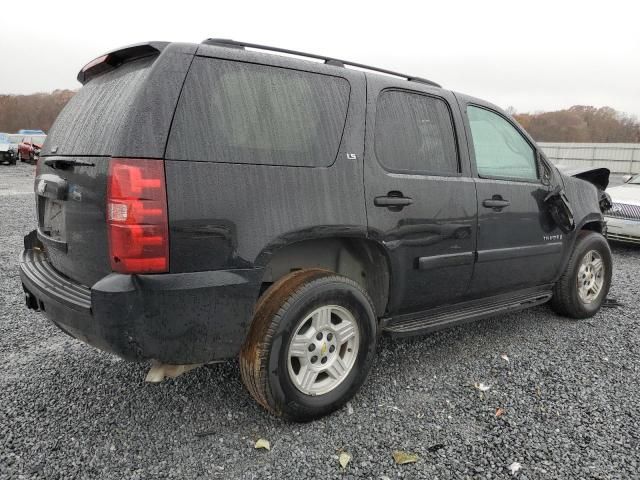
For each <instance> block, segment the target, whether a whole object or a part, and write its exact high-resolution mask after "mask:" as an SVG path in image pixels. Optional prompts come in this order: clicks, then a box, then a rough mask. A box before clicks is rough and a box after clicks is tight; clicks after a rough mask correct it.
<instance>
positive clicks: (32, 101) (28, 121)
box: [0, 90, 75, 133]
mask: <svg viewBox="0 0 640 480" xmlns="http://www.w3.org/2000/svg"><path fill="white" fill-rule="evenodd" d="M74 93H75V92H74V91H72V90H54V91H53V92H51V93H34V94H33V95H0V132H8V133H14V132H17V131H18V130H20V129H22V128H27V129H33V130H44V131H45V132H48V131H49V129H50V128H51V125H52V124H53V122H54V120H55V119H56V117H57V116H58V114H59V113H60V110H62V108H63V107H64V106H65V105H66V104H67V102H68V101H69V100H70V99H71V97H73V94H74Z"/></svg>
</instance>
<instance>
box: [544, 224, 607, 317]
mask: <svg viewBox="0 0 640 480" xmlns="http://www.w3.org/2000/svg"><path fill="white" fill-rule="evenodd" d="M612 266H613V262H612V258H611V249H610V248H609V244H608V243H607V240H606V239H605V238H604V237H603V236H602V235H601V234H599V233H597V232H592V231H581V232H579V233H578V238H577V240H576V244H575V247H574V249H573V252H572V254H571V258H570V259H569V263H568V264H567V268H566V269H565V271H564V273H563V274H562V276H561V277H560V279H559V280H558V282H557V283H556V285H555V286H554V288H553V298H552V299H551V308H553V310H554V311H555V312H556V313H558V314H560V315H564V316H566V317H570V318H589V317H592V316H594V315H595V314H596V313H597V312H598V310H600V307H601V306H602V302H603V301H604V299H605V298H606V297H607V293H609V288H610V287H611V274H612Z"/></svg>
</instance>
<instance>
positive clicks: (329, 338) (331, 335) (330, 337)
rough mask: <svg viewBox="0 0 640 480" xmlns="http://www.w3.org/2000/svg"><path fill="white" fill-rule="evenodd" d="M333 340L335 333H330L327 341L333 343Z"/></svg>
mask: <svg viewBox="0 0 640 480" xmlns="http://www.w3.org/2000/svg"><path fill="white" fill-rule="evenodd" d="M332 338H333V333H330V334H329V335H327V340H329V341H331V339H332Z"/></svg>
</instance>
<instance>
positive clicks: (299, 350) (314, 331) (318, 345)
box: [287, 305, 360, 395]
mask: <svg viewBox="0 0 640 480" xmlns="http://www.w3.org/2000/svg"><path fill="white" fill-rule="evenodd" d="M359 347H360V330H359V328H358V324H357V322H356V319H355V318H354V316H353V315H352V314H351V312H349V311H348V310H347V309H345V308H343V307H340V306H338V305H325V306H322V307H320V308H317V309H315V310H314V311H313V312H311V313H310V314H309V315H307V316H306V317H305V318H304V319H303V320H301V321H300V322H299V323H298V325H297V326H296V328H295V330H294V334H293V337H292V338H291V341H290V342H289V347H288V349H287V366H288V370H289V378H290V379H291V381H292V382H293V384H294V385H295V387H296V388H297V389H298V390H300V391H301V392H302V393H304V394H306V395H323V394H325V393H328V392H330V391H331V390H333V389H335V388H336V387H337V386H338V385H340V384H341V383H342V382H343V381H344V379H345V378H347V377H348V376H349V373H350V372H351V369H352V368H353V365H354V363H355V360H356V358H357V356H358V349H359Z"/></svg>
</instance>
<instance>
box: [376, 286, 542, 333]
mask: <svg viewBox="0 0 640 480" xmlns="http://www.w3.org/2000/svg"><path fill="white" fill-rule="evenodd" d="M551 296H552V293H551V286H547V287H544V288H535V289H527V290H520V291H517V292H513V293H507V294H503V295H497V296H495V297H489V298H481V299H478V300H471V301H468V302H463V303H459V304H457V305H447V306H444V307H438V308H434V309H431V310H426V311H423V312H420V313H417V314H416V313H412V314H407V315H400V316H396V317H393V318H389V319H383V320H382V325H383V327H382V331H383V332H386V333H388V334H389V335H391V336H392V337H404V336H410V335H419V334H422V333H429V332H433V331H436V330H440V329H441V328H445V327H448V326H451V325H457V324H461V323H467V322H472V321H475V320H480V319H483V318H487V317H492V316H494V315H497V314H502V313H508V312H514V311H516V310H522V309H523V308H529V307H533V306H536V305H541V304H543V303H545V302H547V301H549V300H550V299H551Z"/></svg>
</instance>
